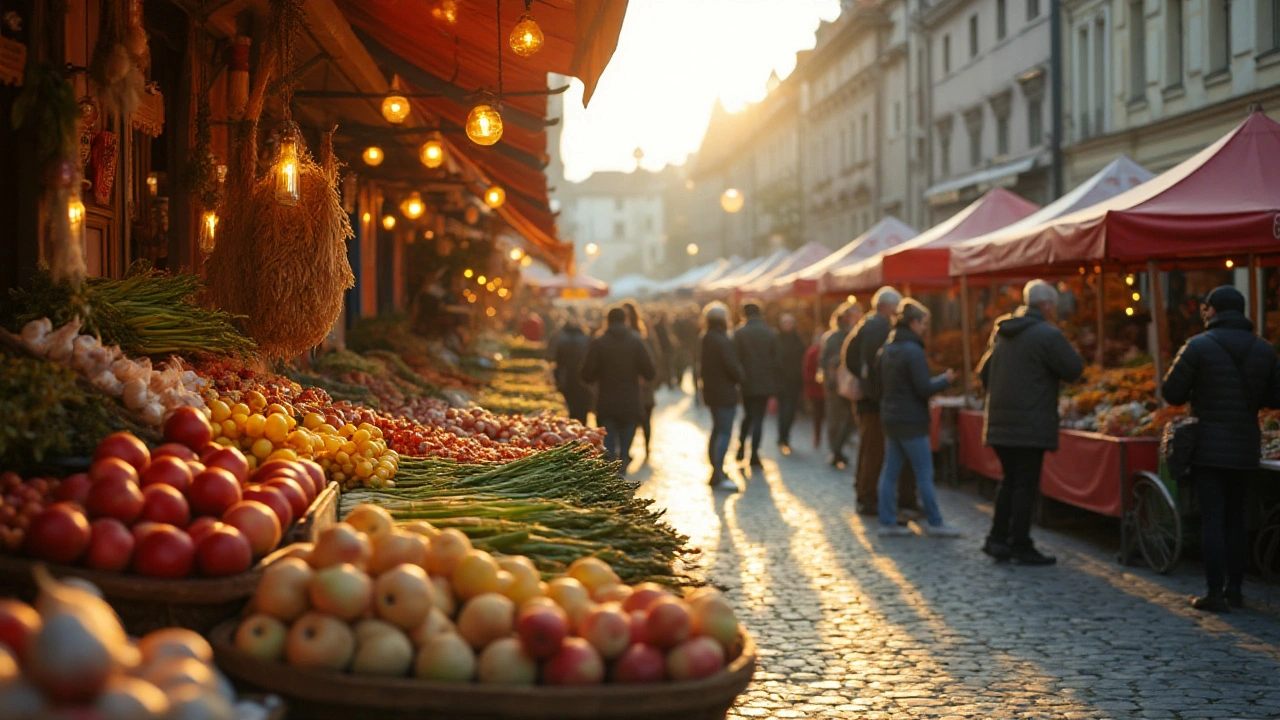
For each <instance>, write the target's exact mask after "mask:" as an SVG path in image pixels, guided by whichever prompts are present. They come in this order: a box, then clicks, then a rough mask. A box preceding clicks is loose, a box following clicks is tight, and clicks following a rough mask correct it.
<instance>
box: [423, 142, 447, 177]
mask: <svg viewBox="0 0 1280 720" xmlns="http://www.w3.org/2000/svg"><path fill="white" fill-rule="evenodd" d="M418 159H419V160H421V161H422V164H423V165H426V166H427V167H429V168H431V169H433V170H434V169H435V168H438V167H440V166H441V165H443V164H444V144H443V143H442V142H440V138H439V137H436V136H432V137H431V138H429V139H428V140H427V141H426V142H424V143H422V147H421V148H419V149H418Z"/></svg>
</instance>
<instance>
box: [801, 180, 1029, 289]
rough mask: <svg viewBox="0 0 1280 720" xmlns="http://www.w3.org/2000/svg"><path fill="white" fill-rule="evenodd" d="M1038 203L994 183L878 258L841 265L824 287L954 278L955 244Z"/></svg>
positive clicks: (938, 281) (1018, 216) (928, 282)
mask: <svg viewBox="0 0 1280 720" xmlns="http://www.w3.org/2000/svg"><path fill="white" fill-rule="evenodd" d="M1039 209H1040V206H1039V205H1036V204H1035V203H1033V202H1031V201H1030V200H1025V199H1023V198H1021V197H1019V196H1017V195H1015V194H1013V193H1011V192H1009V191H1008V190H1005V189H1004V188H994V189H992V190H990V191H988V192H987V194H985V195H983V196H982V197H980V198H978V199H977V200H974V201H973V202H972V203H970V204H969V206H968V207H966V208H965V209H963V210H961V211H960V212H958V213H956V214H955V215H953V216H951V218H950V219H948V220H946V221H944V222H942V223H940V224H938V225H935V226H933V227H932V228H930V229H928V230H925V231H924V232H923V233H921V234H920V235H919V236H917V237H916V238H914V239H912V240H909V241H907V242H905V243H902V244H901V245H898V246H897V247H894V248H890V249H888V250H886V251H884V252H882V253H880V254H879V255H876V256H875V257H871V258H868V259H866V260H863V261H861V262H858V263H855V264H854V265H851V266H849V267H846V268H842V269H841V270H838V271H836V272H834V273H832V274H831V275H829V276H828V277H827V278H825V281H824V284H823V291H824V292H859V291H866V290H873V289H875V288H878V287H880V286H881V285H886V284H905V283H911V284H914V285H921V284H924V285H938V284H944V283H950V282H951V279H950V276H949V274H948V271H949V265H950V255H951V247H952V246H953V245H955V244H957V243H960V242H964V241H965V240H969V239H971V238H975V237H977V236H979V235H985V234H986V233H989V232H991V231H992V230H996V229H998V228H1002V227H1004V226H1006V225H1008V224H1010V223H1013V222H1017V221H1018V220H1021V219H1022V218H1024V217H1026V216H1028V215H1030V214H1031V213H1033V212H1035V211H1036V210H1039Z"/></svg>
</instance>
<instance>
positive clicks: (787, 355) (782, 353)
mask: <svg viewBox="0 0 1280 720" xmlns="http://www.w3.org/2000/svg"><path fill="white" fill-rule="evenodd" d="M805 349H806V348H805V346H804V340H802V339H800V333H798V332H796V331H795V330H790V331H788V332H783V333H778V357H779V373H778V395H780V396H787V397H795V398H799V397H800V392H801V391H802V390H804V351H805Z"/></svg>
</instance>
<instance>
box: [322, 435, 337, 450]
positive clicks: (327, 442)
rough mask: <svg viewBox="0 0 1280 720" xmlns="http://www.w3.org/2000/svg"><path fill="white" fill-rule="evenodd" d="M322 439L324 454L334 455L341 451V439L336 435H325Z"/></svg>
mask: <svg viewBox="0 0 1280 720" xmlns="http://www.w3.org/2000/svg"><path fill="white" fill-rule="evenodd" d="M323 437H324V449H325V452H328V453H336V452H338V451H339V450H341V449H342V438H340V437H338V436H337V435H325V436H323Z"/></svg>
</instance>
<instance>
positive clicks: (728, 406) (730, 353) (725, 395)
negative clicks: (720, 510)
mask: <svg viewBox="0 0 1280 720" xmlns="http://www.w3.org/2000/svg"><path fill="white" fill-rule="evenodd" d="M702 319H703V325H704V327H705V328H706V329H705V330H704V331H703V333H702V341H701V343H702V344H701V351H700V353H699V357H700V360H699V367H700V374H699V378H700V379H701V380H702V400H703V402H705V403H706V405H707V408H708V409H710V410H711V437H710V439H709V440H708V441H707V458H708V459H709V460H710V461H711V487H712V488H714V489H716V490H728V491H730V492H737V491H738V486H737V485H735V484H734V483H733V481H732V480H730V479H729V477H728V476H727V475H725V473H724V457H725V455H727V454H728V453H729V442H730V441H731V440H732V439H733V416H734V413H735V412H736V410H737V407H738V385H740V384H741V383H742V378H743V376H744V373H743V371H742V363H741V362H739V361H738V352H737V351H736V350H735V349H734V347H733V341H732V340H730V339H729V309H728V308H726V307H725V306H724V305H723V304H721V303H718V302H713V303H711V304H709V305H707V307H706V309H704V310H703V312H702Z"/></svg>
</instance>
